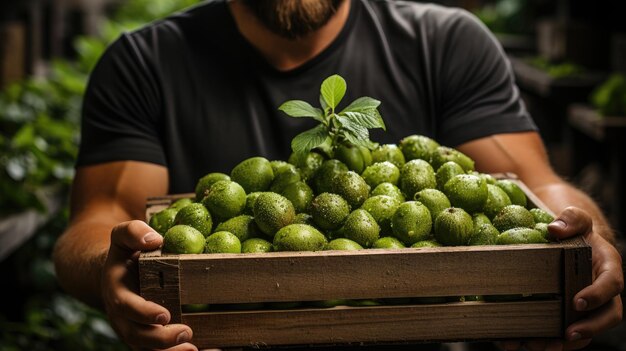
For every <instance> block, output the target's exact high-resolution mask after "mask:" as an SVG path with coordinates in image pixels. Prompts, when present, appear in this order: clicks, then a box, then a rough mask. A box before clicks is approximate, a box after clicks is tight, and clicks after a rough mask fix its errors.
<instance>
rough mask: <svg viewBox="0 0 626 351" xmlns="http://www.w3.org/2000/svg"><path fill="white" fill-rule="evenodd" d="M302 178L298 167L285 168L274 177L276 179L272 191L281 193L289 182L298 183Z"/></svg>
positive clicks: (271, 186)
mask: <svg viewBox="0 0 626 351" xmlns="http://www.w3.org/2000/svg"><path fill="white" fill-rule="evenodd" d="M301 180H302V177H301V176H300V171H298V169H297V168H295V167H293V168H285V169H284V170H283V171H282V172H281V173H280V174H278V175H276V176H275V177H274V181H272V184H271V185H270V191H273V192H275V193H280V192H282V190H283V189H284V188H285V187H286V186H287V185H289V184H292V183H297V182H299V181H301Z"/></svg>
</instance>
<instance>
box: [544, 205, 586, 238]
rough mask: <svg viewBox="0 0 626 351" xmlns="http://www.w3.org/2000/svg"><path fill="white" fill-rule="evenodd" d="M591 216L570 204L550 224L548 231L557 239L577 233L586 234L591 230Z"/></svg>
mask: <svg viewBox="0 0 626 351" xmlns="http://www.w3.org/2000/svg"><path fill="white" fill-rule="evenodd" d="M591 229H592V220H591V216H590V215H589V214H588V213H587V212H586V211H584V210H582V209H580V208H578V207H574V206H570V207H567V208H565V209H564V210H563V211H562V212H561V213H559V215H558V216H557V217H556V218H555V219H554V221H552V223H550V224H548V232H549V233H550V235H552V236H553V237H554V238H555V239H565V238H569V237H572V236H576V235H586V234H588V233H590V232H591Z"/></svg>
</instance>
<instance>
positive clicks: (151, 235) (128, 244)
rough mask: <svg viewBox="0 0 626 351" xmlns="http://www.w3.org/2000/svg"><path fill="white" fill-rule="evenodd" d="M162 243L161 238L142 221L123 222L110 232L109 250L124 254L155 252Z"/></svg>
mask: <svg viewBox="0 0 626 351" xmlns="http://www.w3.org/2000/svg"><path fill="white" fill-rule="evenodd" d="M162 243H163V237H162V236H161V235H160V234H159V233H157V232H155V231H154V229H152V228H151V227H150V226H149V225H148V224H147V223H146V222H143V221H138V220H135V221H128V222H123V223H120V224H118V225H117V226H115V227H114V228H113V230H112V231H111V248H112V249H113V248H118V249H120V251H122V252H126V253H127V252H134V251H149V250H155V249H157V248H159V246H160V245H161V244H162Z"/></svg>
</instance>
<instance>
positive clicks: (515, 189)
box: [496, 179, 528, 207]
mask: <svg viewBox="0 0 626 351" xmlns="http://www.w3.org/2000/svg"><path fill="white" fill-rule="evenodd" d="M496 185H497V186H498V187H500V188H501V189H502V190H504V192H505V193H506V194H507V195H508V196H509V199H510V200H511V204H513V205H518V206H522V207H526V205H527V202H528V201H527V198H526V194H525V193H524V190H522V188H520V186H519V185H517V183H515V182H514V181H512V180H510V179H498V180H497V181H496Z"/></svg>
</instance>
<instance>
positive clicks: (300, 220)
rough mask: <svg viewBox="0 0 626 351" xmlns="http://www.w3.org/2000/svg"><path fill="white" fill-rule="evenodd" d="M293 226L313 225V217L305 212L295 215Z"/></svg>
mask: <svg viewBox="0 0 626 351" xmlns="http://www.w3.org/2000/svg"><path fill="white" fill-rule="evenodd" d="M293 224H308V225H313V226H314V225H315V223H313V216H311V215H310V214H308V213H305V212H300V213H298V214H296V217H295V218H294V219H293Z"/></svg>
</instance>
